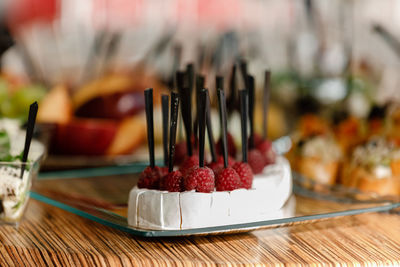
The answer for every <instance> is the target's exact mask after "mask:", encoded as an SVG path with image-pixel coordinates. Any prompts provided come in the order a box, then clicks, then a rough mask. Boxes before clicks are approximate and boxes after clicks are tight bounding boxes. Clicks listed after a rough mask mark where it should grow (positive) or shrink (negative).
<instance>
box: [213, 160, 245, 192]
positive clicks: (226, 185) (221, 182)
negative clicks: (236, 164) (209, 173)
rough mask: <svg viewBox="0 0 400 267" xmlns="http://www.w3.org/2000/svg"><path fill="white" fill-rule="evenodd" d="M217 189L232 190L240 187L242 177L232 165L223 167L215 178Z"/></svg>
mask: <svg viewBox="0 0 400 267" xmlns="http://www.w3.org/2000/svg"><path fill="white" fill-rule="evenodd" d="M215 187H216V189H217V191H232V190H235V189H238V188H240V177H239V175H238V174H237V172H236V171H235V170H234V169H233V168H232V167H229V166H228V167H227V168H224V169H222V170H221V171H220V172H219V173H218V176H217V178H216V179H215Z"/></svg>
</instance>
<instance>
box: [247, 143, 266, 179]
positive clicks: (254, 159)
mask: <svg viewBox="0 0 400 267" xmlns="http://www.w3.org/2000/svg"><path fill="white" fill-rule="evenodd" d="M248 162H249V165H250V167H251V169H252V170H253V173H254V174H259V173H261V172H262V171H263V169H264V166H265V159H264V156H263V154H261V152H260V151H258V150H257V149H252V150H250V151H249V155H248Z"/></svg>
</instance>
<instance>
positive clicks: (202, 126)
mask: <svg viewBox="0 0 400 267" xmlns="http://www.w3.org/2000/svg"><path fill="white" fill-rule="evenodd" d="M199 104H200V105H199V166H200V168H202V167H204V144H205V134H206V116H207V90H206V89H204V90H202V91H201V92H200V99H199Z"/></svg>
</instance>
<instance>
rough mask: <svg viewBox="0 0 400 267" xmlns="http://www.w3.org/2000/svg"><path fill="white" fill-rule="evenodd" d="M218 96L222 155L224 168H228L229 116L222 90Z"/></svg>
mask: <svg viewBox="0 0 400 267" xmlns="http://www.w3.org/2000/svg"><path fill="white" fill-rule="evenodd" d="M217 94H218V103H219V116H220V121H221V130H222V135H221V136H222V155H223V157H224V168H227V167H228V142H227V138H228V137H227V134H228V130H227V128H228V125H227V118H226V117H227V114H226V102H225V94H224V91H223V90H221V89H218V90H217Z"/></svg>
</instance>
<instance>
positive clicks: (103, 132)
mask: <svg viewBox="0 0 400 267" xmlns="http://www.w3.org/2000/svg"><path fill="white" fill-rule="evenodd" d="M0 21H1V22H0V25H1V26H0V53H1V72H0V73H1V75H0V116H2V117H11V118H17V119H21V120H22V121H23V120H25V118H26V114H27V107H28V105H29V104H30V103H32V102H33V101H34V100H38V101H40V102H39V106H40V109H39V114H38V121H39V122H40V123H41V125H42V128H41V129H42V133H43V135H45V136H46V140H47V141H46V142H48V144H49V150H50V154H51V155H55V156H54V157H53V158H54V159H56V160H55V161H56V163H57V164H60V161H61V162H63V163H65V157H63V156H65V155H67V156H70V155H81V156H85V157H80V158H79V157H73V158H72V159H71V157H68V158H69V161H68V164H72V165H73V164H78V165H79V164H86V165H87V164H92V165H97V164H103V163H104V162H107V161H108V160H110V158H112V160H113V161H115V159H118V162H125V161H132V160H140V159H146V157H147V150H146V146H143V145H144V144H146V142H145V138H146V135H145V121H144V119H143V110H144V101H143V90H144V89H145V88H147V87H153V88H154V89H155V92H156V94H155V99H156V100H157V99H159V98H160V94H161V93H167V92H168V91H169V90H171V89H174V87H175V83H174V75H175V72H176V71H177V70H182V69H185V68H186V66H187V64H189V63H193V64H194V66H195V71H196V73H197V74H201V75H204V76H205V77H206V87H207V88H209V89H210V91H211V92H214V91H215V76H216V75H222V76H224V77H225V89H226V90H227V91H228V81H229V79H230V77H231V76H232V66H233V65H234V64H236V63H237V62H239V61H243V60H246V62H247V68H248V72H249V73H251V74H252V75H254V76H255V78H256V87H257V92H258V94H260V95H261V94H262V88H263V86H264V72H265V70H266V69H269V70H271V73H272V77H271V102H270V105H269V113H268V118H269V119H268V126H269V127H268V134H269V137H270V138H271V139H273V140H274V139H277V138H280V137H281V136H285V135H287V134H289V133H290V132H291V131H292V130H293V128H294V126H295V125H296V121H297V119H298V118H299V117H300V116H301V115H302V114H304V113H316V114H322V115H323V116H325V117H327V118H333V117H334V116H335V114H337V113H340V112H345V113H347V114H351V115H352V116H355V117H357V118H365V117H367V116H368V115H369V114H370V111H371V109H372V107H374V106H376V105H384V104H386V103H388V102H395V101H398V100H399V98H400V94H399V93H398V92H399V89H398V88H399V85H400V78H399V75H398V70H399V67H400V30H399V29H400V27H399V26H400V2H399V1H396V0H382V1H376V0H219V1H212V0H189V1H188V0H164V1H160V0H147V1H143V0H129V1H128V0H86V1H79V0H3V1H1V2H0ZM239 84H240V83H239ZM239 89H240V88H239ZM213 96H214V94H213V93H212V97H213ZM228 97H229V93H228ZM257 99H261V97H260V98H257ZM156 102H159V101H158V100H157V101H156ZM157 109H158V111H159V110H160V108H159V107H158V105H157V103H156V111H157ZM233 113H235V112H233ZM255 113H256V115H255V116H256V129H257V131H259V132H262V126H261V125H262V123H261V120H262V116H263V114H262V113H263V112H262V107H261V102H260V103H258V106H257V108H256V112H255ZM214 115H215V116H217V114H214ZM238 118H239V117H238V115H237V114H236V115H235V114H233V115H232V116H231V119H230V122H229V127H230V129H232V132H233V135H234V136H235V139H236V140H240V120H239V119H238ZM155 123H156V124H157V123H159V124H161V114H160V112H156V122H155ZM215 123H216V126H215V127H214V128H215V129H216V130H215V131H214V134H215V135H216V136H219V131H218V123H219V122H218V119H215ZM160 128H161V127H156V138H157V140H158V142H159V143H160V142H161V132H157V129H160ZM46 134H47V135H46ZM120 155H128V157H127V156H120ZM87 156H94V157H95V158H96V160H95V162H93V160H91V159H88V158H87ZM105 158H106V159H105ZM50 159H51V157H50ZM60 159H61V160H60ZM51 164H52V163H50V165H51ZM53 164H55V163H54V162H53Z"/></svg>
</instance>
